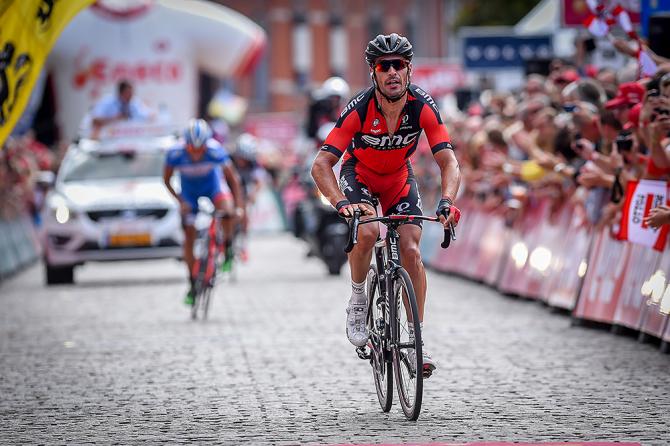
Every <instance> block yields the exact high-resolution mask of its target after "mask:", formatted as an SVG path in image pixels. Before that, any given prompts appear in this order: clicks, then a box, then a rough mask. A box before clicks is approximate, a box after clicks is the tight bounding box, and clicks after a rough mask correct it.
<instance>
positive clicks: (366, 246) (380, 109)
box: [312, 33, 460, 372]
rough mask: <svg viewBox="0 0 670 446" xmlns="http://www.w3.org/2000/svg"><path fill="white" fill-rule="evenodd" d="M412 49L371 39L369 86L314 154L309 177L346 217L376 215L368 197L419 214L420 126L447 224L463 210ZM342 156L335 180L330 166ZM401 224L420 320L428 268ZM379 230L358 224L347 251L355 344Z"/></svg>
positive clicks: (447, 148) (362, 336)
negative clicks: (415, 76)
mask: <svg viewBox="0 0 670 446" xmlns="http://www.w3.org/2000/svg"><path fill="white" fill-rule="evenodd" d="M413 54H414V53H413V50H412V45H411V44H410V42H409V41H408V40H407V38H405V37H403V36H399V35H398V34H395V33H393V34H390V35H386V36H385V35H378V36H377V37H375V38H374V39H373V40H371V41H370V42H369V43H368V45H367V48H366V50H365V60H366V61H367V63H368V65H369V67H370V78H371V80H372V86H371V87H370V88H368V89H367V90H365V91H363V92H361V93H359V94H357V95H356V96H354V97H353V98H352V99H351V100H350V102H349V104H348V105H347V106H346V107H345V108H344V110H343V111H342V114H341V115H340V118H339V120H338V121H337V124H336V126H335V128H334V129H333V130H332V131H331V133H330V134H329V135H328V138H327V139H326V141H325V143H324V144H323V147H322V148H321V150H320V152H319V154H318V155H317V157H316V159H315V160H314V164H313V166H312V176H313V177H314V181H315V182H316V185H317V186H318V187H319V189H320V190H321V193H323V195H324V196H325V197H326V198H328V200H329V201H330V203H331V204H332V205H333V206H334V207H335V208H336V209H337V210H338V212H339V213H340V214H341V215H342V216H344V217H352V216H353V214H354V211H355V210H360V211H361V213H362V214H363V215H370V216H374V215H375V214H376V210H375V208H374V204H373V203H374V201H373V197H374V198H377V199H378V201H379V204H380V206H381V209H382V212H383V213H384V215H389V214H421V213H422V206H421V197H420V195H419V190H418V188H417V182H416V179H415V178H414V174H413V172H412V164H411V162H410V157H411V156H412V154H413V153H414V151H415V150H416V147H417V143H418V140H419V136H420V134H421V131H422V130H424V131H425V132H426V136H427V137H428V142H429V144H430V148H431V151H432V153H433V156H434V157H435V161H436V162H437V164H438V166H439V167H440V172H441V184H442V188H441V189H442V190H441V192H442V195H441V196H442V199H441V200H440V202H439V204H438V206H437V215H438V216H440V221H441V222H442V224H443V225H444V227H445V228H448V227H449V224H453V225H456V224H458V219H459V217H460V211H459V210H458V208H456V207H455V206H454V198H455V197H456V193H457V192H458V187H459V184H460V170H459V167H458V161H456V157H455V156H454V151H453V147H452V146H451V144H450V142H449V134H448V133H447V129H446V127H445V125H444V123H443V122H442V118H441V117H440V113H439V111H438V109H437V105H436V104H435V101H434V100H433V98H431V97H430V95H429V94H428V93H426V92H425V91H423V90H422V89H421V88H419V87H417V86H416V85H412V84H411V83H410V77H411V73H412V63H411V62H412V56H413ZM342 156H344V158H343V160H342V168H341V170H340V180H339V187H338V181H337V179H336V178H335V175H334V173H333V166H334V165H335V164H336V163H337V162H338V160H339V159H340V158H341V157H342ZM399 231H400V233H401V237H400V250H401V259H402V264H403V267H404V268H405V269H406V270H407V272H408V273H409V275H410V277H411V279H412V283H413V284H414V289H415V291H416V297H417V302H418V306H419V315H420V317H421V323H423V314H424V304H425V300H426V273H425V270H424V267H423V263H422V261H421V253H420V251H419V240H420V239H421V224H420V223H419V222H417V223H416V224H407V225H402V226H401V227H400V228H399ZM378 235H379V227H378V226H376V225H364V226H361V227H360V232H359V238H358V244H357V245H356V246H355V247H354V249H353V251H352V252H351V253H350V254H349V265H350V267H351V283H352V294H351V298H350V300H349V305H348V308H347V323H346V330H347V337H348V338H349V341H350V342H351V343H352V344H354V345H355V346H358V347H360V346H363V345H365V344H366V343H367V340H368V333H367V330H366V327H365V319H366V314H367V297H366V296H365V289H364V288H365V279H366V275H367V271H368V267H369V265H370V261H371V259H372V250H373V247H374V244H375V241H376V240H377V237H378ZM411 335H412V333H410V336H411ZM423 355H424V358H423V364H424V368H429V369H430V371H431V372H432V370H434V369H435V366H436V365H435V362H434V361H433V359H432V358H431V357H430V355H429V354H428V353H426V350H425V349H424V350H423Z"/></svg>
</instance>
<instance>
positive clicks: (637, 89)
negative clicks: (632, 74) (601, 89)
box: [605, 82, 644, 109]
mask: <svg viewBox="0 0 670 446" xmlns="http://www.w3.org/2000/svg"><path fill="white" fill-rule="evenodd" d="M643 97H644V87H643V86H642V85H640V84H638V83H637V82H626V83H623V84H621V85H619V91H617V93H616V96H615V97H614V99H610V100H609V101H607V103H606V104H605V108H608V109H612V108H619V107H630V106H632V105H635V104H639V103H640V102H642V98H643Z"/></svg>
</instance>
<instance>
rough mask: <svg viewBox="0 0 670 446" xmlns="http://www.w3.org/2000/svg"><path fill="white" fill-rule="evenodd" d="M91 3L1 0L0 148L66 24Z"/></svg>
mask: <svg viewBox="0 0 670 446" xmlns="http://www.w3.org/2000/svg"><path fill="white" fill-rule="evenodd" d="M93 2H94V0H0V145H2V144H4V142H5V140H6V139H7V136H9V134H10V133H11V131H12V129H13V128H14V125H16V121H17V120H18V119H19V118H20V117H21V113H22V112H23V109H24V108H25V107H26V104H27V103H28V99H29V98H30V93H31V92H32V89H33V86H34V85H35V81H36V80H37V77H38V76H39V74H40V69H41V68H42V65H44V61H45V60H46V58H47V55H48V54H49V52H50V51H51V48H52V47H53V45H54V43H56V39H58V36H59V35H60V33H61V31H62V30H63V28H65V25H67V24H68V22H69V21H70V20H71V19H72V18H73V17H74V16H75V15H77V13H78V12H79V11H81V10H82V9H83V8H85V7H87V6H89V5H90V4H91V3H93Z"/></svg>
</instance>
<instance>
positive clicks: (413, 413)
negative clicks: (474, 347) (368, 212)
mask: <svg viewBox="0 0 670 446" xmlns="http://www.w3.org/2000/svg"><path fill="white" fill-rule="evenodd" d="M360 216H361V213H360V211H358V210H357V211H355V212H354V217H353V218H352V219H350V220H349V227H350V231H349V232H350V234H349V243H348V245H347V247H346V248H345V251H346V252H350V251H351V250H352V249H353V247H354V245H355V244H356V243H357V242H358V227H359V225H362V224H368V223H375V222H379V223H382V224H384V225H385V226H386V227H387V231H386V237H385V238H384V239H382V238H381V237H379V239H378V240H377V242H376V243H375V247H374V258H375V263H374V264H372V265H370V269H369V271H368V275H367V280H366V291H367V295H368V313H367V323H366V325H367V330H368V333H369V335H370V337H369V340H368V344H367V346H363V347H358V348H356V353H357V354H358V357H359V358H361V359H364V360H369V361H370V365H371V366H372V374H373V376H374V381H375V388H376V390H377V398H378V399H379V404H380V406H381V408H382V411H384V412H388V411H389V410H390V409H391V405H392V403H393V400H392V397H393V378H394V375H395V381H396V390H397V393H398V399H399V400H400V406H401V407H402V411H403V413H404V414H405V417H407V419H409V420H412V421H414V420H416V419H417V418H418V417H419V413H420V412H421V402H422V399H423V378H424V377H428V376H430V373H431V372H430V370H427V371H424V369H423V352H422V345H423V343H422V340H421V327H420V325H419V310H418V306H417V302H416V295H415V293H414V286H413V285H412V280H411V279H410V277H409V274H408V273H407V271H406V270H405V269H404V268H403V267H402V265H401V259H400V248H399V241H400V233H399V232H398V228H399V227H400V226H401V225H403V224H406V223H411V222H413V221H416V220H423V221H431V222H438V223H439V221H440V220H439V218H437V217H429V216H425V215H388V216H385V217H373V218H368V219H363V220H361V219H360ZM452 240H456V234H455V232H454V227H453V225H450V228H449V229H445V231H444V240H443V241H442V244H441V246H442V248H447V247H448V246H449V244H450V242H451V241H452ZM401 302H402V303H403V305H402V307H404V310H405V311H402V309H401ZM410 327H413V331H414V336H413V337H412V336H410ZM417 370H419V371H422V372H421V373H417V372H416V371H417ZM424 374H426V376H424Z"/></svg>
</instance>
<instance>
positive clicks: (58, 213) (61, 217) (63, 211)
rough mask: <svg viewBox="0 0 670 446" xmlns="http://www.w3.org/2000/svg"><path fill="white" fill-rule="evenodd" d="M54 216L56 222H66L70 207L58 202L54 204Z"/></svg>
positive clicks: (68, 217)
mask: <svg viewBox="0 0 670 446" xmlns="http://www.w3.org/2000/svg"><path fill="white" fill-rule="evenodd" d="M54 216H55V217H56V221H57V222H58V223H60V224H64V223H67V222H68V220H69V219H70V209H69V208H68V207H67V206H66V205H65V204H59V205H58V206H56V209H55V212H54Z"/></svg>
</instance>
